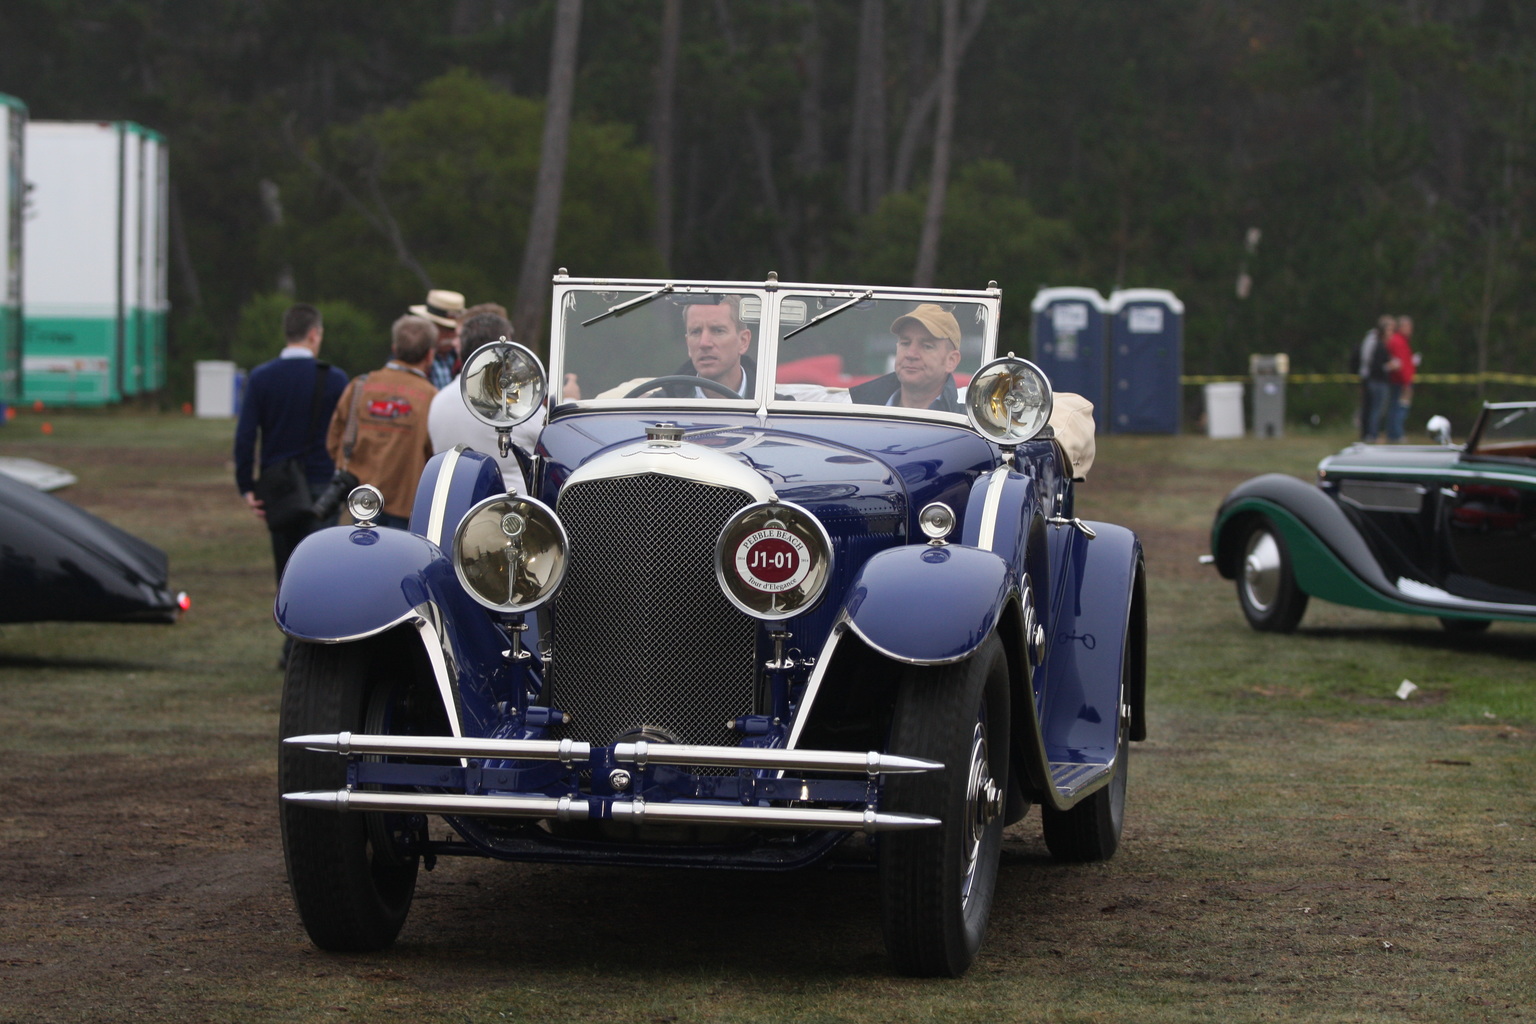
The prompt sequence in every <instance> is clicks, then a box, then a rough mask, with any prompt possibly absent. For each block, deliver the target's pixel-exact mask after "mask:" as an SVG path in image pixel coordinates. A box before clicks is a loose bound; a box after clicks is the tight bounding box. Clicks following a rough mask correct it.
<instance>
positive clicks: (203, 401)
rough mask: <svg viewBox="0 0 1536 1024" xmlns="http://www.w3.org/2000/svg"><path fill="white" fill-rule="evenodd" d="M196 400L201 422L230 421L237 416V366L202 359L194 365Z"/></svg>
mask: <svg viewBox="0 0 1536 1024" xmlns="http://www.w3.org/2000/svg"><path fill="white" fill-rule="evenodd" d="M193 369H194V371H195V374H196V377H195V380H196V391H195V392H194V398H195V400H196V403H195V407H196V410H197V418H198V419H200V420H219V419H230V418H231V417H233V416H234V415H235V364H234V363H232V362H229V361H228V360H225V359H200V360H198V361H197V362H196V363H194V364H193Z"/></svg>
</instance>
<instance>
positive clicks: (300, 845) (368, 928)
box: [278, 640, 419, 952]
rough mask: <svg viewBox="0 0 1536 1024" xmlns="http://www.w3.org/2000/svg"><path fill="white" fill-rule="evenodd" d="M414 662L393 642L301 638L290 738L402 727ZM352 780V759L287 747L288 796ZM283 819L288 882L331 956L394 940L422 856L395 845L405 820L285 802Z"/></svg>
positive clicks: (284, 726) (285, 710) (289, 691)
mask: <svg viewBox="0 0 1536 1024" xmlns="http://www.w3.org/2000/svg"><path fill="white" fill-rule="evenodd" d="M410 664H411V659H410V658H409V657H402V656H401V652H400V651H399V649H398V646H397V645H393V644H390V643H389V642H388V641H387V640H367V641H362V642H359V643H350V644H335V645H319V644H306V643H298V644H295V645H294V649H293V653H292V655H291V656H290V657H289V660H288V674H287V677H286V679H285V681H284V684H283V704H282V712H281V733H282V735H283V736H300V735H306V734H310V733H337V732H344V731H345V732H389V731H394V729H395V726H396V725H397V723H396V722H395V721H394V720H395V719H396V718H397V717H404V712H403V708H404V706H405V701H406V694H407V693H408V681H407V680H404V679H402V676H401V672H402V667H401V666H402V665H407V666H408V665H410ZM398 731H404V730H398ZM346 784H347V771H346V760H345V759H344V758H342V757H339V756H337V755H335V754H324V753H317V752H315V751H310V750H303V749H299V748H294V747H289V746H286V745H285V746H283V747H282V748H281V749H280V751H279V754H278V791H279V794H281V793H291V792H297V791H303V790H337V789H343V788H345V787H346ZM281 820H282V832H283V857H284V860H285V861H286V862H287V866H288V883H289V887H290V888H291V889H292V891H293V901H294V904H295V906H297V908H298V911H299V917H300V919H301V920H302V921H303V922H304V929H305V931H307V932H308V933H309V937H310V940H311V941H312V942H314V944H315V945H316V946H319V947H320V948H321V949H324V950H330V951H332V952H366V951H370V950H378V949H383V948H384V947H386V946H388V945H390V943H392V942H394V941H395V937H396V936H398V935H399V934H400V929H401V927H403V926H404V924H405V918H406V914H407V913H408V912H409V911H410V908H411V897H412V896H413V895H414V893H415V891H416V871H417V865H418V862H419V858H418V857H417V856H416V855H415V854H405V853H403V852H402V851H401V849H400V844H399V843H398V842H397V841H396V837H397V834H398V833H399V831H400V830H401V826H402V824H403V822H402V819H401V818H400V816H398V815H386V814H380V813H357V812H350V813H337V812H335V811H328V810H318V809H315V808H309V807H299V806H296V805H293V804H289V803H287V802H283V803H282V804H281Z"/></svg>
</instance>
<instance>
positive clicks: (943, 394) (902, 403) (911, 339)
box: [848, 302, 964, 412]
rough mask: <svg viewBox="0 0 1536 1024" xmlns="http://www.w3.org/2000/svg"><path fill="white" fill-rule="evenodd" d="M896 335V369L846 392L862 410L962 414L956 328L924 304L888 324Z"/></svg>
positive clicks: (940, 310) (943, 312) (950, 318)
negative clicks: (867, 407) (956, 374)
mask: <svg viewBox="0 0 1536 1024" xmlns="http://www.w3.org/2000/svg"><path fill="white" fill-rule="evenodd" d="M891 333H892V334H894V335H896V369H895V371H894V372H892V373H888V374H886V375H885V376H884V377H876V378H875V379H874V380H871V381H866V382H864V383H863V384H856V385H854V386H853V387H852V388H850V389H849V390H848V397H849V398H851V399H852V400H853V401H855V402H858V403H862V404H865V405H889V406H897V407H900V408H903V409H938V410H941V411H943V412H963V411H964V410H962V409H961V407H960V393H959V390H958V389H957V388H956V387H955V377H954V372H955V367H957V366H959V365H960V323H959V321H957V320H956V319H955V315H954V314H953V313H951V312H949V310H947V309H945V308H944V307H943V306H940V305H937V304H936V303H932V302H925V303H923V304H922V305H920V306H918V307H917V308H915V309H913V310H912V312H910V313H907V314H906V315H904V316H899V317H897V318H896V322H895V323H893V324H891Z"/></svg>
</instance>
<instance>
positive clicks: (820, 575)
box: [715, 498, 834, 622]
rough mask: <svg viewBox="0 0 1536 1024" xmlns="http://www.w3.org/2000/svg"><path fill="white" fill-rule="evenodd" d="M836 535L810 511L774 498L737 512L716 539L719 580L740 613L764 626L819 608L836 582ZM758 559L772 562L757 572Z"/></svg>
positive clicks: (716, 572)
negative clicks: (830, 586)
mask: <svg viewBox="0 0 1536 1024" xmlns="http://www.w3.org/2000/svg"><path fill="white" fill-rule="evenodd" d="M833 557H834V556H833V553H832V537H831V535H830V534H829V533H827V528H826V527H825V526H823V525H822V523H821V520H819V519H817V518H816V517H815V516H814V515H812V514H811V512H810V510H809V509H806V508H805V507H803V506H801V505H797V504H795V503H794V502H791V501H782V500H780V499H778V498H771V499H769V500H768V501H760V502H754V503H753V504H751V505H745V506H743V507H742V508H740V509H738V510H737V511H736V513H735V514H734V515H732V516H731V517H730V519H728V520H726V522H725V525H724V526H722V527H721V528H720V536H719V538H718V539H717V540H716V541H715V580H716V582H718V583H719V585H720V591H721V593H723V594H724V595H725V598H726V600H727V601H729V602H730V603H731V604H732V605H734V606H735V607H736V608H737V610H739V611H741V612H742V613H744V614H746V615H749V616H751V617H752V618H754V619H759V620H762V621H764V622H779V621H782V620H784V619H790V618H793V617H795V616H796V615H800V614H802V613H804V612H806V611H809V610H810V609H812V608H814V607H816V605H817V603H818V602H820V600H821V599H822V597H823V596H824V595H825V594H826V591H827V587H828V585H829V584H830V583H831V582H832V569H833ZM754 558H756V559H758V560H760V561H764V562H766V563H768V564H767V565H766V566H765V567H764V568H765V572H764V573H762V574H759V573H757V572H754V571H753V566H752V562H753V560H754Z"/></svg>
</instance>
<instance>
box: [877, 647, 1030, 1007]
mask: <svg viewBox="0 0 1536 1024" xmlns="http://www.w3.org/2000/svg"><path fill="white" fill-rule="evenodd" d="M1008 716H1009V710H1008V659H1007V655H1006V653H1005V652H1004V651H1003V645H1002V643H1001V642H1000V641H999V640H998V639H997V637H996V636H995V635H993V636H991V637H988V638H987V640H986V642H984V643H983V644H982V645H981V647H979V648H978V649H977V650H976V652H975V653H974V654H973V655H971V657H970V658H968V659H966V660H965V661H962V662H959V663H957V664H954V665H942V666H911V667H909V668H907V669H906V670H905V671H904V672H903V675H902V679H901V683H900V686H899V688H898V691H897V697H896V710H895V714H894V716H893V720H892V723H891V738H890V744H889V748H888V749H889V750H890V751H891V752H892V753H897V754H909V755H912V756H914V757H925V758H930V759H932V760H935V761H940V762H943V764H944V770H943V771H939V772H923V773H919V774H912V775H892V776H889V777H888V778H887V779H886V782H885V789H884V794H883V797H882V799H881V809H882V810H888V811H898V812H907V813H916V814H927V815H931V816H933V817H936V818H939V819H940V820H941V821H942V822H943V824H942V825H940V826H937V827H934V828H926V829H919V830H914V831H911V832H893V833H888V834H886V835H884V836H882V837H881V839H880V898H881V917H882V922H883V925H884V931H885V948H886V950H887V951H888V952H889V953H890V955H891V959H892V961H894V963H895V966H896V969H897V970H898V971H900V972H901V973H902V974H907V975H914V976H919V977H951V978H954V977H959V976H960V975H962V974H964V973H965V971H966V968H968V967H970V965H971V961H972V960H974V959H975V957H976V952H977V950H979V949H980V948H981V940H982V938H983V937H984V936H985V935H986V931H987V919H988V917H990V915H991V912H992V896H993V892H994V890H995V888H996V885H997V864H998V858H999V855H1000V853H1001V851H1002V840H1003V809H1004V807H1005V806H1006V793H1005V787H1006V784H1007V779H1008V751H1009V717H1008Z"/></svg>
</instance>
